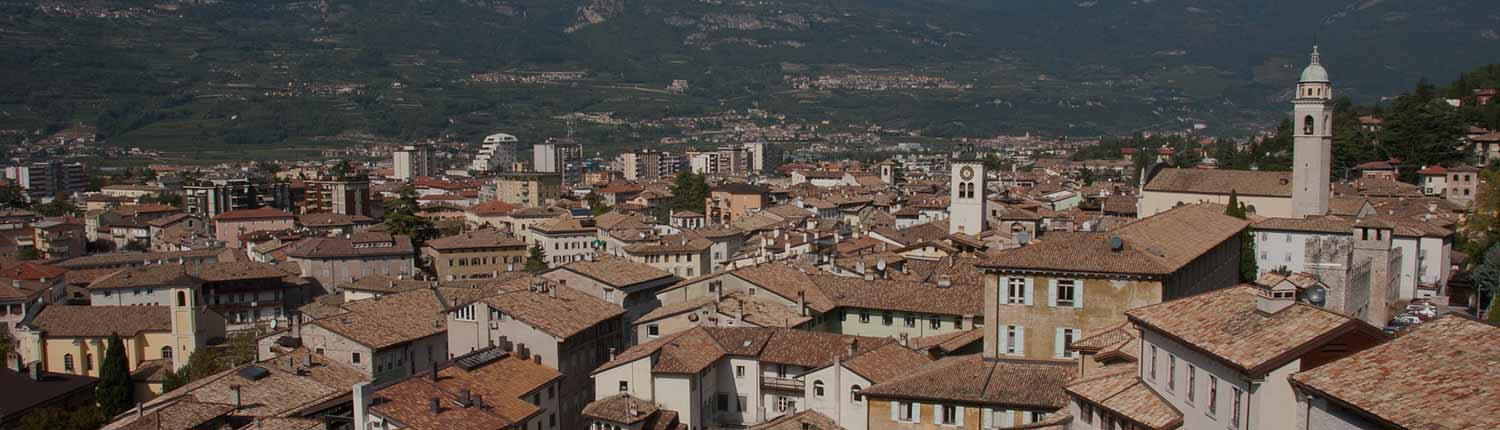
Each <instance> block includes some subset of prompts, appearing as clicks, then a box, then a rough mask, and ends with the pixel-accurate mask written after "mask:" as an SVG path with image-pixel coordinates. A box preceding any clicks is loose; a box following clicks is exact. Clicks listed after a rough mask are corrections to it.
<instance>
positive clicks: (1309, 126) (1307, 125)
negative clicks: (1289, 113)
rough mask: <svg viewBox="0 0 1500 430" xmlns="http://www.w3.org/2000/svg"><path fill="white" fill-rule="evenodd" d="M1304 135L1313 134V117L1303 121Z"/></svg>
mask: <svg viewBox="0 0 1500 430" xmlns="http://www.w3.org/2000/svg"><path fill="white" fill-rule="evenodd" d="M1302 134H1308V135H1310V134H1313V117H1312V115H1308V116H1306V117H1304V118H1303V119H1302Z"/></svg>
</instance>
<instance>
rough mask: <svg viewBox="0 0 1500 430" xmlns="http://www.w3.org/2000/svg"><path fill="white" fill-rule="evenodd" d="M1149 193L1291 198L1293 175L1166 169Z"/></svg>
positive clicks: (1148, 185) (1255, 171) (1250, 171)
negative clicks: (1234, 193) (1236, 194)
mask: <svg viewBox="0 0 1500 430" xmlns="http://www.w3.org/2000/svg"><path fill="white" fill-rule="evenodd" d="M1144 190H1145V191H1162V192H1174V193H1192V194H1224V195H1228V194H1229V192H1230V191H1234V192H1236V193H1238V194H1239V195H1242V196H1267V197H1291V196H1292V172H1273V171H1262V170H1217V169H1215V170H1203V169H1162V171H1161V172H1160V173H1157V174H1156V177H1153V178H1151V182H1150V183H1147V184H1146V187H1145V188H1144Z"/></svg>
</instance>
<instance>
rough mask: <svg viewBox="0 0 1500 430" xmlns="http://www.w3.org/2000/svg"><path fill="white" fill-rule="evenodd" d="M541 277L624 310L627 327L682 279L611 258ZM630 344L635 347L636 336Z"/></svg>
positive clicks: (555, 270) (569, 266)
mask: <svg viewBox="0 0 1500 430" xmlns="http://www.w3.org/2000/svg"><path fill="white" fill-rule="evenodd" d="M540 276H541V277H542V278H544V279H549V280H552V281H555V282H557V283H558V284H559V285H561V286H563V287H567V288H571V289H574V290H578V291H580V292H583V293H584V294H587V295H589V296H593V297H595V298H598V299H600V300H604V301H606V302H610V303H614V304H615V305H616V306H620V307H622V308H624V309H625V315H624V321H625V324H626V327H633V326H634V325H635V321H636V320H637V319H639V318H640V317H641V316H642V315H645V314H646V313H647V312H651V311H652V310H654V309H656V308H658V307H659V306H661V302H659V301H657V299H656V293H657V292H658V291H661V290H662V289H663V288H666V287H668V286H670V285H672V284H673V283H675V282H677V281H678V280H680V279H681V278H679V277H677V276H675V275H672V274H671V273H668V272H667V271H665V270H661V269H658V268H656V267H653V266H651V265H648V264H643V263H638V262H633V261H629V260H625V259H622V258H616V257H609V256H601V257H598V258H596V259H593V260H586V261H575V262H572V263H568V264H564V265H562V266H559V267H555V268H552V269H551V270H548V271H546V272H543V273H542V274H541V275H540ZM629 334H633V332H631V333H629ZM629 334H628V335H629ZM629 341H630V343H631V344H634V343H635V337H634V336H630V339H629Z"/></svg>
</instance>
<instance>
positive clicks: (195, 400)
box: [0, 48, 1500, 430]
mask: <svg viewBox="0 0 1500 430" xmlns="http://www.w3.org/2000/svg"><path fill="white" fill-rule="evenodd" d="M1329 76H1330V75H1329V72H1328V71H1327V70H1326V69H1325V68H1324V66H1323V65H1322V64H1320V60H1319V53H1318V51H1317V49H1316V48H1314V49H1313V51H1312V53H1311V56H1310V58H1309V61H1308V64H1307V65H1306V66H1305V68H1304V69H1303V70H1302V73H1301V75H1300V79H1299V83H1298V84H1297V86H1296V88H1295V89H1293V91H1295V94H1296V96H1295V97H1294V98H1293V100H1292V102H1291V103H1292V104H1293V109H1292V110H1291V112H1292V124H1293V127H1294V130H1295V131H1294V136H1293V137H1292V139H1293V145H1294V149H1293V151H1292V152H1293V153H1292V158H1293V161H1292V163H1291V165H1292V168H1291V170H1290V171H1272V170H1234V169H1231V168H1227V167H1228V166H1213V165H1212V163H1202V164H1201V165H1198V166H1191V167H1169V166H1168V164H1169V163H1168V161H1170V160H1172V158H1173V156H1174V155H1176V151H1178V149H1173V148H1167V147H1163V148H1159V149H1157V150H1156V151H1155V152H1156V153H1155V154H1137V153H1136V151H1137V150H1136V149H1135V148H1129V150H1122V151H1121V153H1120V154H1119V157H1118V158H1116V159H1089V160H1076V161H1075V160H1074V159H1073V158H1072V157H1071V152H1072V151H1078V150H1081V148H1080V145H1078V144H1077V143H1076V142H1074V143H1067V142H1064V143H1046V144H1043V143H1038V141H1037V140H1033V139H1030V138H1026V139H1013V140H1012V139H1006V140H1003V141H1002V140H996V141H971V142H965V144H963V145H956V146H954V147H953V148H952V150H951V151H950V150H944V151H942V152H937V153H927V154H919V155H912V154H909V153H903V154H901V155H892V156H890V157H885V158H883V159H881V160H879V161H873V162H862V161H853V160H821V161H819V160H801V161H797V160H790V159H791V157H788V156H787V155H788V154H786V153H784V151H783V149H782V148H780V146H781V145H780V143H779V142H774V141H771V142H768V141H765V140H759V141H750V142H742V141H738V139H726V140H725V141H715V142H714V143H715V145H716V148H715V149H700V150H693V151H686V152H682V153H673V152H669V151H662V150H658V149H652V148H642V149H638V150H631V151H627V152H625V153H623V154H620V155H618V156H617V157H615V158H613V159H610V160H606V161H603V162H598V160H587V159H585V156H584V154H585V152H584V150H583V144H581V143H579V142H577V141H574V140H570V139H556V140H550V141H545V142H535V143H532V146H531V148H529V150H527V149H526V148H521V147H520V146H521V145H522V142H523V141H525V139H524V138H523V137H518V136H514V135H510V134H504V133H497V134H494V135H491V136H488V137H486V138H485V139H484V140H483V142H480V143H479V144H478V145H441V144H430V143H411V144H403V145H399V146H396V147H391V148H385V147H381V149H379V150H376V149H371V148H364V149H363V150H366V151H370V152H372V153H373V154H367V155H375V156H377V157H378V158H374V157H371V158H363V159H361V158H357V157H347V158H343V159H341V160H325V161H319V162H285V163H280V164H274V165H273V164H269V163H234V164H221V165H213V166H191V165H175V164H173V165H169V164H153V165H150V166H148V167H145V168H142V170H140V171H139V172H140V173H138V174H134V176H133V177H132V178H131V179H133V180H132V181H128V182H127V181H119V182H116V183H111V184H106V185H103V186H100V187H98V189H97V191H89V190H87V189H88V188H90V187H89V186H88V182H89V178H87V177H86V176H87V171H88V170H86V169H85V166H83V165H81V163H76V162H69V161H63V160H60V159H57V158H53V159H50V160H39V161H31V162H27V163H22V164H18V165H16V166H14V167H10V168H8V169H7V170H6V172H5V176H6V178H7V179H8V180H7V184H6V186H7V189H10V190H13V191H12V193H13V194H16V196H15V199H17V200H21V201H25V202H26V203H27V206H28V207H29V209H21V208H19V207H16V208H12V209H7V210H5V211H3V212H0V278H5V279H0V310H3V312H0V322H4V326H3V327H4V330H3V331H0V345H3V348H4V349H0V353H3V354H0V356H3V358H4V359H5V360H4V361H5V368H6V369H5V370H0V380H3V381H4V382H3V386H4V387H6V389H5V390H3V391H5V393H3V394H0V429H7V430H8V429H12V428H15V429H21V428H26V429H30V428H37V427H36V426H42V428H73V427H70V426H81V425H79V424H77V423H78V422H81V421H69V420H86V419H89V418H87V416H92V417H93V419H94V420H95V421H96V422H91V423H89V424H92V425H93V426H94V427H98V426H102V428H105V429H121V430H134V429H148V428H149V429H182V430H186V429H266V428H270V429H299V430H305V429H329V430H333V429H361V430H364V429H382V430H394V429H412V430H429V429H432V430H436V429H476V430H500V429H515V430H557V429H564V430H584V429H588V430H622V429H629V430H709V429H754V430H813V429H817V430H839V429H847V430H949V429H954V430H958V429H962V430H1008V429H1015V430H1021V429H1028V430H1029V429H1055V430H1084V429H1088V430H1095V429H1103V430H1116V429H1149V430H1168V429H1193V430H1196V429H1215V430H1217V429H1226V428H1227V429H1265V430H1270V429H1305V430H1321V429H1330V430H1331V429H1443V430H1446V429H1483V428H1500V414H1495V413H1485V412H1486V411H1494V410H1495V408H1496V406H1495V405H1496V401H1500V392H1497V391H1496V388H1495V386H1496V385H1495V382H1497V381H1500V367H1497V366H1495V365H1494V364H1495V363H1494V360H1495V357H1497V356H1500V326H1497V325H1496V324H1495V323H1492V322H1486V321H1485V320H1484V318H1491V319H1490V320H1491V321H1493V317H1490V315H1489V313H1490V312H1492V310H1491V309H1490V305H1489V301H1490V300H1491V297H1493V294H1495V291H1493V290H1486V289H1485V288H1484V285H1485V284H1484V282H1486V281H1484V280H1482V279H1481V276H1480V275H1479V273H1481V272H1482V271H1481V270H1478V269H1477V268H1476V267H1475V266H1476V265H1475V264H1471V261H1476V260H1477V259H1479V258H1482V257H1481V256H1479V255H1467V254H1465V253H1464V252H1462V250H1461V248H1462V247H1461V246H1460V245H1461V243H1460V242H1461V241H1463V240H1465V239H1464V235H1465V233H1466V232H1465V229H1468V228H1470V226H1471V225H1473V224H1472V220H1473V219H1474V218H1475V217H1477V216H1486V215H1485V214H1480V213H1479V211H1480V210H1479V209H1476V208H1479V207H1480V205H1481V204H1482V203H1484V202H1486V201H1487V199H1489V198H1493V197H1492V196H1489V195H1487V194H1486V193H1487V191H1486V190H1488V189H1490V188H1488V187H1487V184H1486V183H1485V181H1486V179H1485V178H1486V177H1487V176H1486V175H1487V173H1488V172H1487V169H1488V167H1485V166H1489V165H1491V163H1492V161H1493V159H1492V158H1491V157H1495V156H1500V152H1497V151H1500V149H1496V148H1500V147H1497V146H1496V145H1494V144H1495V143H1500V133H1497V132H1492V131H1489V130H1484V129H1480V128H1477V126H1476V128H1473V129H1472V130H1471V132H1470V133H1469V134H1468V135H1467V137H1466V139H1465V141H1464V142H1456V143H1455V145H1462V146H1463V148H1465V150H1471V151H1474V152H1473V153H1472V157H1471V158H1472V160H1471V161H1472V163H1473V164H1452V165H1428V166H1420V168H1419V169H1416V170H1414V171H1402V170H1401V169H1402V168H1403V166H1405V165H1404V164H1403V163H1402V162H1401V160H1390V161H1378V162H1369V163H1363V164H1360V165H1358V166H1357V168H1356V169H1354V171H1353V172H1352V173H1350V174H1347V175H1346V174H1345V173H1344V172H1334V171H1333V170H1332V169H1333V168H1332V167H1331V166H1332V164H1333V163H1334V160H1333V159H1332V157H1333V156H1332V154H1331V152H1330V148H1331V146H1332V145H1333V139H1334V133H1335V131H1334V127H1333V126H1332V124H1331V121H1332V120H1331V114H1332V113H1333V110H1334V108H1333V104H1332V100H1333V82H1334V81H1332V80H1331V79H1330V78H1329ZM544 78H545V79H562V78H547V76H543V78H537V79H544ZM475 79H491V80H505V79H516V78H513V77H508V76H499V77H496V76H476V77H475ZM527 79H531V78H527ZM892 79H894V78H892ZM851 82H853V83H848V82H841V81H839V82H835V81H827V80H814V81H804V82H802V83H801V84H800V85H806V86H811V87H824V86H835V87H838V86H847V85H856V86H869V85H874V86H879V87H882V88H884V87H887V86H901V85H919V86H933V85H936V86H947V85H950V83H948V82H946V81H927V80H916V81H911V80H909V79H905V78H903V79H896V80H892V81H889V82H887V81H883V80H877V81H869V82H866V81H861V80H853V81H851ZM1493 94H1494V92H1493V90H1491V91H1488V92H1485V93H1483V94H1480V96H1481V98H1482V100H1479V101H1476V102H1477V103H1489V102H1490V98H1489V97H1490V96H1492V95H1493ZM1361 123H1362V124H1363V125H1364V126H1366V127H1380V126H1381V121H1380V120H1379V118H1375V117H1370V118H1369V119H1368V120H1365V121H1362V122H1361ZM74 144H78V143H76V142H75V143H74ZM1471 148H1472V149H1471ZM1203 151H1204V152H1205V154H1207V151H1209V150H1208V149H1206V146H1205V149H1203ZM893 152H894V151H893ZM528 153H529V159H527V158H528V156H527V154H528ZM346 155H347V154H346ZM1143 157H1144V158H1146V159H1149V160H1148V161H1149V163H1146V165H1145V166H1144V168H1141V169H1137V167H1138V165H1139V164H1138V163H1136V160H1138V159H1141V158H1143ZM1200 158H1204V157H1200ZM789 161H790V162H789ZM1001 166H1004V167H1001ZM1021 166H1024V167H1025V168H1024V169H1022V168H1021ZM1336 178H1347V179H1336ZM1412 178H1414V179H1412ZM1403 179H1405V180H1407V181H1410V182H1403ZM17 206H19V205H17ZM1487 216H1493V215H1487ZM1496 264H1500V262H1497V263H1496ZM80 417H82V418H80ZM70 423H71V424H70Z"/></svg>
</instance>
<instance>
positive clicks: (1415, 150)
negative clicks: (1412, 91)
mask: <svg viewBox="0 0 1500 430" xmlns="http://www.w3.org/2000/svg"><path fill="white" fill-rule="evenodd" d="M1391 107H1392V109H1391V113H1390V115H1388V116H1387V117H1386V120H1385V127H1384V128H1383V129H1381V132H1380V144H1381V146H1382V147H1384V148H1385V149H1386V152H1387V153H1388V154H1389V155H1390V156H1392V157H1396V158H1400V159H1401V160H1402V164H1404V165H1405V166H1406V168H1404V169H1401V170H1402V179H1403V180H1405V181H1408V182H1415V179H1416V171H1417V170H1418V169H1420V168H1421V166H1430V165H1448V166H1452V165H1455V164H1460V163H1463V162H1464V161H1466V160H1467V159H1468V154H1466V153H1464V151H1463V150H1462V148H1460V147H1459V143H1460V142H1461V140H1460V139H1461V138H1463V136H1464V133H1465V131H1466V130H1465V127H1464V122H1463V117H1462V116H1461V115H1459V112H1458V109H1456V108H1454V107H1453V106H1449V105H1448V104H1447V103H1445V102H1443V101H1442V100H1440V99H1436V98H1430V97H1429V98H1427V99H1423V98H1422V97H1420V96H1417V95H1403V96H1401V97H1398V98H1396V102H1395V103H1394V104H1392V106H1391Z"/></svg>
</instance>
